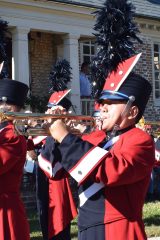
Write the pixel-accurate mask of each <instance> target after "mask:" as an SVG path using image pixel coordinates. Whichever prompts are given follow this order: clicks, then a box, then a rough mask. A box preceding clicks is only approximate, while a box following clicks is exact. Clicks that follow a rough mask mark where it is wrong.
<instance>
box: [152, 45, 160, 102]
mask: <svg viewBox="0 0 160 240" xmlns="http://www.w3.org/2000/svg"><path fill="white" fill-rule="evenodd" d="M153 54H154V55H153V61H154V62H153V64H154V88H155V92H154V94H155V100H158V102H160V43H156V44H154V53H153Z"/></svg>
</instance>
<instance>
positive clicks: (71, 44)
mask: <svg viewBox="0 0 160 240" xmlns="http://www.w3.org/2000/svg"><path fill="white" fill-rule="evenodd" d="M79 38H80V35H73V34H67V35H65V37H64V38H63V39H64V58H65V59H66V60H68V61H69V63H70V66H71V68H72V71H71V72H72V82H71V101H72V104H73V105H74V107H75V110H76V114H80V113H81V110H80V84H79V52H78V39H79Z"/></svg>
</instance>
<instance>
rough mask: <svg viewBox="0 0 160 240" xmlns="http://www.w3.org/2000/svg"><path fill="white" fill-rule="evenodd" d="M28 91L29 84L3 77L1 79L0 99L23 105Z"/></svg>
mask: <svg viewBox="0 0 160 240" xmlns="http://www.w3.org/2000/svg"><path fill="white" fill-rule="evenodd" d="M27 93H28V86H27V85H26V84H24V83H22V82H19V81H16V80H11V79H3V80H0V101H4V97H5V98H6V103H9V104H13V105H16V106H19V107H23V106H24V103H25V100H26V97H27Z"/></svg>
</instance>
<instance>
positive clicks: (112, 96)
mask: <svg viewBox="0 0 160 240" xmlns="http://www.w3.org/2000/svg"><path fill="white" fill-rule="evenodd" d="M103 100H111V101H128V100H129V97H128V96H127V95H125V94H123V93H120V92H115V91H107V90H105V91H102V93H101V96H100V97H99V99H98V101H97V102H98V103H101V102H102V101H103Z"/></svg>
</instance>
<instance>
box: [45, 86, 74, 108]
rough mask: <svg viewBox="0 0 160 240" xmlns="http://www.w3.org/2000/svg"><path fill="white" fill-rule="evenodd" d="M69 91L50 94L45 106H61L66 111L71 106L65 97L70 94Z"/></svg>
mask: <svg viewBox="0 0 160 240" xmlns="http://www.w3.org/2000/svg"><path fill="white" fill-rule="evenodd" d="M70 90H71V89H66V90H64V91H58V92H54V93H52V94H51V96H50V98H49V101H48V104H47V106H48V107H49V108H51V107H53V106H57V105H61V106H62V107H64V108H65V109H66V110H67V111H68V110H69V109H70V107H71V106H72V103H71V101H70V100H69V99H68V98H66V97H65V96H66V95H67V94H68V93H69V92H70Z"/></svg>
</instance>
